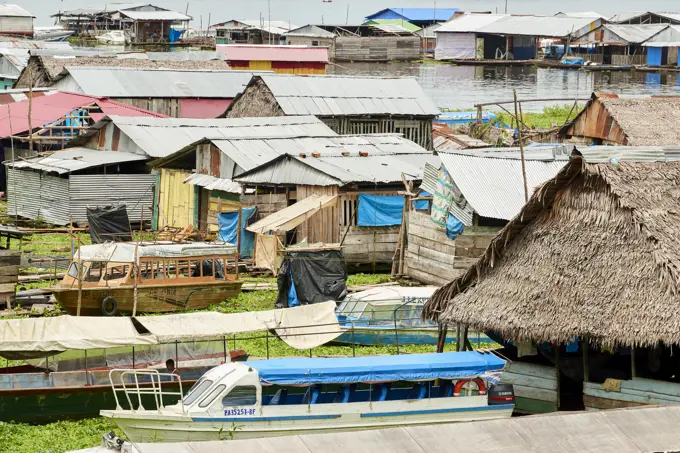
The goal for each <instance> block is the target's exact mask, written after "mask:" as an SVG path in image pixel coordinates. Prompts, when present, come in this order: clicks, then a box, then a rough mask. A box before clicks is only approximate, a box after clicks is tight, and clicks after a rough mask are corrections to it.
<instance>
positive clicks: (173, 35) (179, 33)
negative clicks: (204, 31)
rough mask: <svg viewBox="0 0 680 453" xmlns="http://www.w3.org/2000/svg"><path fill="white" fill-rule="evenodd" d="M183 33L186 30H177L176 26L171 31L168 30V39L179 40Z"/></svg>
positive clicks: (171, 40)
mask: <svg viewBox="0 0 680 453" xmlns="http://www.w3.org/2000/svg"><path fill="white" fill-rule="evenodd" d="M182 33H184V30H175V29H174V28H171V29H170V31H168V40H169V41H170V42H177V41H179V38H180V37H181V36H182Z"/></svg>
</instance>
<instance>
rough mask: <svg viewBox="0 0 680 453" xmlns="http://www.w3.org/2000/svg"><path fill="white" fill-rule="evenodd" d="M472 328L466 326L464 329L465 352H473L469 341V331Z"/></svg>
mask: <svg viewBox="0 0 680 453" xmlns="http://www.w3.org/2000/svg"><path fill="white" fill-rule="evenodd" d="M469 328H470V326H468V325H467V324H465V327H463V351H467V350H468V349H469V350H470V351H472V345H470V340H468V329H469Z"/></svg>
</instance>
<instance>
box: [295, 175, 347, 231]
mask: <svg viewBox="0 0 680 453" xmlns="http://www.w3.org/2000/svg"><path fill="white" fill-rule="evenodd" d="M296 190H297V201H301V200H304V199H305V198H307V197H309V196H310V195H314V194H316V195H337V194H338V187H337V186H297V189H296ZM338 216H339V210H338V207H337V206H335V207H330V208H326V209H322V210H321V211H319V212H317V213H316V214H314V215H313V216H311V217H310V218H309V219H308V220H307V221H305V222H302V223H301V224H300V226H298V227H297V238H298V241H301V240H302V239H304V238H307V240H308V241H309V242H310V243H313V242H324V243H326V244H334V243H338V242H340V222H339V217H338Z"/></svg>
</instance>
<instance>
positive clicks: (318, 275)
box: [276, 250, 347, 308]
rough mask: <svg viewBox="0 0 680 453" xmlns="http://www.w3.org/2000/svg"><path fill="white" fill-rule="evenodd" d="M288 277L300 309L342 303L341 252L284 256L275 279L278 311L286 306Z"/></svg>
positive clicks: (344, 286)
mask: <svg viewBox="0 0 680 453" xmlns="http://www.w3.org/2000/svg"><path fill="white" fill-rule="evenodd" d="M291 277H292V279H293V282H295V293H296V294H297V299H298V300H299V303H300V305H307V304H314V303H318V302H326V301H329V300H342V299H344V298H345V296H346V295H347V284H346V282H347V267H346V266H345V255H344V254H343V253H342V250H319V251H303V252H302V251H301V252H287V253H286V254H285V256H284V260H283V263H282V265H281V268H280V269H279V274H278V276H277V283H278V289H279V295H278V298H277V299H276V306H277V307H278V308H285V307H288V306H289V305H290V304H289V297H288V296H289V292H290V280H291Z"/></svg>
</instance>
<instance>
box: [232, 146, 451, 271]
mask: <svg viewBox="0 0 680 453" xmlns="http://www.w3.org/2000/svg"><path fill="white" fill-rule="evenodd" d="M296 142H297V143H296ZM314 142H316V143H314ZM277 145H279V150H284V149H285V150H286V151H285V154H282V155H280V156H278V157H277V158H275V159H274V160H271V161H269V162H268V163H265V164H262V165H259V166H258V167H256V168H254V169H252V170H249V171H245V172H243V173H242V174H240V175H239V176H236V177H235V178H234V179H235V180H236V181H237V182H239V183H241V184H242V185H244V186H245V187H249V188H255V189H257V191H258V194H266V193H271V192H276V193H285V194H286V198H287V203H288V204H292V203H293V202H295V201H299V200H304V199H305V198H307V197H309V196H311V195H319V196H337V199H336V201H335V202H334V205H333V206H332V207H331V208H330V209H323V210H322V211H320V212H319V213H317V214H315V215H314V216H313V217H310V218H309V219H308V220H306V221H304V222H302V223H301V224H300V225H299V226H297V228H296V229H295V230H294V231H292V232H289V233H288V234H287V235H286V236H285V237H283V238H282V240H281V242H282V243H283V244H293V243H295V242H298V241H301V240H303V239H305V238H306V239H307V241H308V242H309V243H326V244H338V243H339V244H341V245H342V246H343V250H344V255H345V259H346V261H347V264H348V265H353V266H360V267H362V268H371V269H375V268H376V267H378V266H381V267H383V268H384V267H386V266H391V263H392V259H393V257H394V253H395V250H396V247H397V242H398V237H399V231H400V227H401V223H402V209H403V204H404V199H403V196H401V195H400V191H401V192H403V190H404V185H403V179H406V180H409V181H414V182H416V183H419V182H420V180H421V179H422V176H421V175H422V172H423V166H424V164H425V163H426V162H429V163H430V164H435V165H439V159H438V158H437V157H436V156H434V155H433V154H431V153H430V152H428V151H426V150H425V149H423V148H422V147H420V146H418V145H416V144H414V143H412V142H410V141H408V140H405V139H404V138H402V137H398V136H393V135H387V136H379V135H367V136H340V137H337V138H334V139H329V138H316V139H315V138H311V139H308V142H307V143H305V144H302V143H300V142H299V141H298V140H296V139H288V140H281V141H279V142H278V143H277ZM250 149H253V147H252V146H251V147H250ZM223 150H224V148H223ZM224 151H225V153H227V154H229V151H228V150H224ZM259 196H261V195H259ZM265 196H266V195H265Z"/></svg>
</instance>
